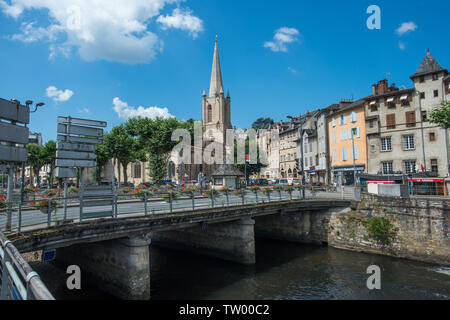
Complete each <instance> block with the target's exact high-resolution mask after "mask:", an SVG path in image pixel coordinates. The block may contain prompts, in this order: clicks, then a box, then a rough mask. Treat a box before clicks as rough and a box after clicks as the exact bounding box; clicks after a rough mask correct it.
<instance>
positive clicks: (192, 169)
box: [103, 38, 232, 185]
mask: <svg viewBox="0 0 450 320" xmlns="http://www.w3.org/2000/svg"><path fill="white" fill-rule="evenodd" d="M202 125H203V130H204V139H203V143H202V148H201V149H202V150H201V151H202V152H206V151H205V149H207V148H206V146H207V145H209V144H210V143H211V142H212V141H214V142H215V143H220V144H222V146H223V152H224V155H225V152H226V151H225V150H226V148H225V146H224V141H225V133H226V130H227V129H232V125H231V99H230V93H229V92H228V93H227V96H226V97H225V93H224V88H223V82H222V71H221V68H220V59H219V49H218V45H217V38H216V41H215V47H214V56H213V63H212V71H211V82H210V86H209V94H206V90H203V95H202ZM197 151H198V150H197ZM194 152H195V147H193V148H192V157H191V158H192V162H194ZM180 163H181V155H180V154H175V153H172V155H171V158H170V160H169V166H168V173H167V179H168V180H172V181H174V182H180V181H181V175H182V179H183V180H184V181H186V180H198V179H199V175H200V173H201V174H203V177H204V178H207V179H211V175H212V173H213V172H214V171H215V170H216V169H217V168H218V167H219V165H220V164H206V163H205V162H204V161H203V163H202V164H180ZM113 167H114V173H115V177H116V178H118V177H119V173H118V168H117V165H115V166H112V165H111V163H110V164H108V165H107V166H105V168H104V172H103V175H104V177H105V178H106V180H108V181H110V180H111V178H110V177H111V175H112V169H113ZM127 174H128V181H129V182H131V183H134V185H138V184H140V183H143V182H148V181H150V177H149V176H150V172H149V169H148V163H146V162H145V163H142V162H137V163H132V164H130V165H129V167H128V168H127ZM120 177H121V181H123V174H122V172H121V173H120Z"/></svg>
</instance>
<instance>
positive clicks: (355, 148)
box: [352, 146, 359, 160]
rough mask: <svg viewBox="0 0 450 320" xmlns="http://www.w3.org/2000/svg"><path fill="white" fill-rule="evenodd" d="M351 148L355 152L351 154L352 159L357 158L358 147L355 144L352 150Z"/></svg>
mask: <svg viewBox="0 0 450 320" xmlns="http://www.w3.org/2000/svg"><path fill="white" fill-rule="evenodd" d="M353 149H354V152H355V154H354V155H352V159H355V160H359V149H358V147H357V146H355V147H354V148H352V151H353ZM352 153H353V152H352Z"/></svg>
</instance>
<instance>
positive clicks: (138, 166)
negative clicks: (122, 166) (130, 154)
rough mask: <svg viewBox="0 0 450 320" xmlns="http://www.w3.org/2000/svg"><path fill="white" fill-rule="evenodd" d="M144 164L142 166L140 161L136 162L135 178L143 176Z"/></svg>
mask: <svg viewBox="0 0 450 320" xmlns="http://www.w3.org/2000/svg"><path fill="white" fill-rule="evenodd" d="M141 168H142V166H141V164H140V163H136V164H134V168H133V169H134V172H133V177H134V178H135V179H140V178H141V176H142V171H141V170H142V169H141Z"/></svg>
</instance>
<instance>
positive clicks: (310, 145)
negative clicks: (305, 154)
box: [309, 142, 313, 152]
mask: <svg viewBox="0 0 450 320" xmlns="http://www.w3.org/2000/svg"><path fill="white" fill-rule="evenodd" d="M309 152H313V149H312V143H311V142H310V143H309Z"/></svg>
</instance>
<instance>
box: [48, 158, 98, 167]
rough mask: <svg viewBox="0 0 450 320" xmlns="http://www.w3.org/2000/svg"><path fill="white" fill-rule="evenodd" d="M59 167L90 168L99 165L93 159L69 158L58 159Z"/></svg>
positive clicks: (57, 164)
mask: <svg viewBox="0 0 450 320" xmlns="http://www.w3.org/2000/svg"><path fill="white" fill-rule="evenodd" d="M55 162H56V166H57V167H67V168H70V167H80V168H89V167H95V166H96V165H97V162H96V161H91V160H69V159H56V161H55Z"/></svg>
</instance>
